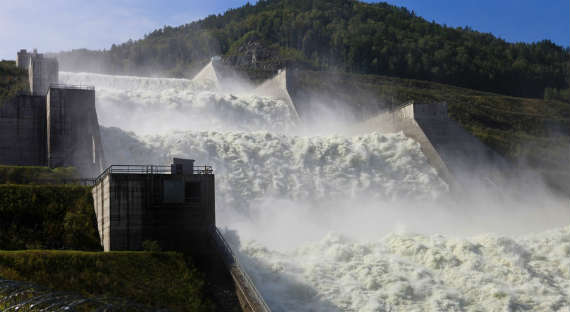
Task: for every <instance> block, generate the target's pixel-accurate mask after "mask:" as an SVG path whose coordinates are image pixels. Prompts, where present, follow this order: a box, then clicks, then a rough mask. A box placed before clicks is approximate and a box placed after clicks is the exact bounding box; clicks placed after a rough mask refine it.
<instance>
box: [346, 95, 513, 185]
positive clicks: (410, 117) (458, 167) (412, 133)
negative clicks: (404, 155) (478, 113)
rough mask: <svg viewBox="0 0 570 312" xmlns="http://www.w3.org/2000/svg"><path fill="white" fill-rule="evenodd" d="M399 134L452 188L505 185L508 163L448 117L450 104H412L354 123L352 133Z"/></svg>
mask: <svg viewBox="0 0 570 312" xmlns="http://www.w3.org/2000/svg"><path fill="white" fill-rule="evenodd" d="M372 131H382V132H398V131H402V132H403V133H404V134H405V135H406V136H408V137H410V138H412V139H414V140H415V141H416V142H418V143H419V144H420V146H421V148H422V152H423V153H424V155H425V156H426V157H427V159H428V161H429V162H430V164H431V165H432V166H433V167H434V168H435V169H436V171H437V172H438V174H439V176H440V177H441V178H442V179H444V180H445V181H446V182H447V183H448V184H449V186H450V187H451V189H453V190H460V189H463V188H466V187H473V186H475V185H477V184H485V185H489V184H492V185H496V184H502V183H504V179H505V178H504V176H503V173H504V172H506V171H508V170H509V169H508V165H507V163H506V161H505V160H504V159H503V158H502V157H501V156H500V155H498V154H497V153H496V152H494V151H493V150H491V149H490V148H489V147H487V146H486V145H485V144H483V143H482V142H480V141H479V140H478V139H477V138H476V137H474V136H473V135H471V134H470V133H469V132H467V131H466V130H465V129H463V128H462V127H461V126H460V125H459V124H458V123H457V122H455V121H454V120H452V119H450V118H449V117H448V115H447V105H446V104H445V103H440V104H415V103H413V102H410V103H408V104H407V105H404V106H401V107H399V108H397V109H395V110H394V111H393V112H391V113H390V112H387V113H382V114H379V115H377V116H375V117H373V118H370V119H368V120H366V121H364V122H360V123H357V124H355V125H354V126H353V127H352V129H351V131H350V133H349V134H363V133H369V132H372Z"/></svg>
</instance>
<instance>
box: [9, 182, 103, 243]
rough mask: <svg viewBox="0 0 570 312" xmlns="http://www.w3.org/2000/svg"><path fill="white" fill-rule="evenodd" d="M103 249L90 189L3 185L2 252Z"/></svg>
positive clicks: (80, 187) (61, 186) (81, 187)
mask: <svg viewBox="0 0 570 312" xmlns="http://www.w3.org/2000/svg"><path fill="white" fill-rule="evenodd" d="M30 248H33V249H75V250H101V244H100V240H99V234H98V231H97V220H96V217H95V210H94V208H93V199H92V196H91V189H90V188H88V187H83V186H63V185H60V186H53V185H0V250H2V249H4V250H17V249H30Z"/></svg>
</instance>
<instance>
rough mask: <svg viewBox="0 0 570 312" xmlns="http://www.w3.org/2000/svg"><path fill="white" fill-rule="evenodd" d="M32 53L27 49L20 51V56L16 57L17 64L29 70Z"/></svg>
mask: <svg viewBox="0 0 570 312" xmlns="http://www.w3.org/2000/svg"><path fill="white" fill-rule="evenodd" d="M30 55H31V54H30V53H28V51H26V49H22V50H20V51H18V57H16V66H18V68H20V69H24V70H28V67H29V66H30Z"/></svg>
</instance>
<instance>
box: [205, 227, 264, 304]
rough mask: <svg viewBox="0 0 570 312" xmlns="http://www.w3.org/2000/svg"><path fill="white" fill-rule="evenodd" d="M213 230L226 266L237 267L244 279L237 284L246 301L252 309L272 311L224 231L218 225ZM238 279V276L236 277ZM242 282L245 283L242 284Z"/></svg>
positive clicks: (229, 267)
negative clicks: (243, 266)
mask: <svg viewBox="0 0 570 312" xmlns="http://www.w3.org/2000/svg"><path fill="white" fill-rule="evenodd" d="M212 232H213V233H212V235H213V236H214V240H215V241H216V243H217V245H218V247H219V248H220V249H221V250H220V251H221V252H222V254H223V258H224V262H225V263H226V266H227V267H228V269H229V270H230V271H231V269H232V268H233V269H236V270H237V271H238V272H239V273H240V275H241V277H242V279H241V280H240V281H241V283H240V282H238V281H236V284H237V286H238V287H239V290H240V291H241V293H242V294H243V295H244V296H243V297H244V299H245V300H246V303H247V305H248V306H249V308H250V309H251V311H255V312H271V309H270V308H269V306H268V305H267V303H266V302H265V300H264V299H263V297H262V296H261V293H260V292H259V290H258V289H257V288H256V287H255V284H254V283H253V281H252V280H251V278H250V277H249V275H248V274H247V272H245V270H244V269H243V268H242V266H241V265H240V263H239V260H238V258H237V257H236V256H235V254H234V253H233V251H232V248H231V247H230V245H229V244H228V242H227V241H226V239H225V238H224V236H223V235H222V233H220V230H219V229H218V228H217V227H216V228H214V230H213V231H212ZM236 279H238V278H237V277H236ZM242 283H243V284H245V285H242ZM248 289H249V291H248ZM249 295H250V296H251V297H253V300H254V301H256V303H257V304H256V303H254V302H252V300H251V299H250V297H249ZM256 307H259V309H256Z"/></svg>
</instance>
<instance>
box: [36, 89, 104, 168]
mask: <svg viewBox="0 0 570 312" xmlns="http://www.w3.org/2000/svg"><path fill="white" fill-rule="evenodd" d="M46 98H47V99H46V100H47V109H46V120H47V137H46V139H47V155H48V158H47V164H48V166H49V167H50V168H56V167H67V166H72V167H75V168H77V169H78V171H79V172H80V173H81V174H82V176H84V177H94V176H96V175H97V174H98V173H100V172H101V171H102V170H103V168H104V167H105V160H104V156H103V146H102V144H101V136H100V133H99V123H98V121H97V112H96V111H95V90H94V88H92V87H82V86H62V85H52V86H51V87H50V88H49V91H48V94H47V97H46Z"/></svg>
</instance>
